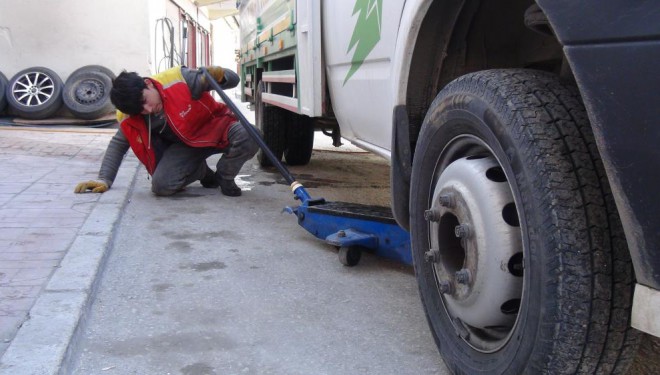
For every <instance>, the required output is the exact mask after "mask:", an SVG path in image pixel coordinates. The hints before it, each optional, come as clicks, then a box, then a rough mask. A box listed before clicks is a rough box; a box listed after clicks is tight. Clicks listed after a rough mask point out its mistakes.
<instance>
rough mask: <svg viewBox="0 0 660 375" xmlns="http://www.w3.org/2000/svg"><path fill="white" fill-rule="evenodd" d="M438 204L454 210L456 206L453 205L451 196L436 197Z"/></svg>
mask: <svg viewBox="0 0 660 375" xmlns="http://www.w3.org/2000/svg"><path fill="white" fill-rule="evenodd" d="M438 202H439V203H440V205H441V206H443V207H447V208H454V206H455V205H456V204H455V203H454V196H453V195H452V194H444V195H441V196H439V197H438Z"/></svg>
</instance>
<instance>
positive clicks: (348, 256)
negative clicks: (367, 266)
mask: <svg viewBox="0 0 660 375" xmlns="http://www.w3.org/2000/svg"><path fill="white" fill-rule="evenodd" d="M338 255H339V261H340V262H341V264H343V265H345V266H347V267H353V266H356V265H357V264H358V263H360V257H361V256H362V251H360V249H358V248H357V247H353V246H342V247H340V248H339V254H338Z"/></svg>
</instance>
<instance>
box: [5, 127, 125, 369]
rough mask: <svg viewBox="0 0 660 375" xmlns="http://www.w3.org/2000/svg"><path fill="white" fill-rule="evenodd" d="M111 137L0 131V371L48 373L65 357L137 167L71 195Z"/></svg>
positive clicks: (93, 132) (74, 131) (88, 132)
mask: <svg viewBox="0 0 660 375" xmlns="http://www.w3.org/2000/svg"><path fill="white" fill-rule="evenodd" d="M115 131H116V130H112V129H107V130H104V129H85V128H82V127H79V128H70V129H66V130H61V129H56V128H48V127H42V128H28V127H0V162H1V163H2V164H0V356H1V358H0V373H1V374H13V375H17V374H54V373H57V371H59V366H60V363H61V362H62V361H63V359H64V358H65V356H66V355H67V350H68V348H69V341H70V339H71V337H72V336H73V333H74V331H75V330H76V328H77V327H78V322H79V318H80V317H81V316H83V315H84V313H85V310H84V307H85V306H87V303H88V299H89V298H90V295H91V294H92V293H93V288H94V280H95V278H96V274H97V272H98V270H99V268H100V266H102V260H103V259H104V257H105V254H106V250H107V249H108V244H109V243H110V241H111V239H112V233H113V232H112V230H113V228H114V224H115V222H116V221H117V220H118V218H119V215H120V210H121V208H122V207H123V205H124V202H125V200H126V197H127V194H128V189H129V186H130V185H131V182H132V180H133V177H134V175H135V172H136V170H137V166H138V163H137V160H136V159H135V158H134V157H133V156H128V157H127V158H126V160H125V162H124V165H123V166H122V168H121V170H120V175H119V177H118V182H117V184H115V185H114V186H113V189H111V190H110V191H109V192H108V193H106V194H103V195H100V194H73V187H74V186H75V183H76V182H78V181H83V180H87V179H94V178H95V177H96V175H97V172H98V167H99V165H100V161H101V158H102V157H103V153H104V151H105V148H106V146H107V143H108V141H109V140H110V138H111V136H112V134H114V132H115Z"/></svg>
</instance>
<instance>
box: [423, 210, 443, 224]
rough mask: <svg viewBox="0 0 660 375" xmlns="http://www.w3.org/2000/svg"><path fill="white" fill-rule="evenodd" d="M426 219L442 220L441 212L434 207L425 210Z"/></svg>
mask: <svg viewBox="0 0 660 375" xmlns="http://www.w3.org/2000/svg"><path fill="white" fill-rule="evenodd" d="M424 220H426V221H433V222H437V221H440V212H438V211H436V210H434V209H430V210H426V211H424Z"/></svg>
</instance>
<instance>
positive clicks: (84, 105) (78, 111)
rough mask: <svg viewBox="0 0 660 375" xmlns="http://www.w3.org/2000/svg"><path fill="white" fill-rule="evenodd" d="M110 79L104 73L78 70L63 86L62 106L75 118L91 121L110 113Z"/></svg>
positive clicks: (111, 107) (111, 108)
mask: <svg viewBox="0 0 660 375" xmlns="http://www.w3.org/2000/svg"><path fill="white" fill-rule="evenodd" d="M111 88H112V78H111V77H110V76H108V75H107V74H106V73H104V72H101V71H93V70H82V71H81V70H78V71H77V73H74V74H71V76H69V78H67V80H66V83H65V84H64V92H63V94H62V99H63V100H64V105H65V106H66V107H67V108H68V109H69V111H70V112H71V113H72V114H73V115H74V116H76V117H78V118H81V119H85V120H92V119H96V118H99V117H101V116H103V115H105V114H108V113H110V112H112V110H113V109H114V106H113V105H112V103H111V102H110V89H111Z"/></svg>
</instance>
